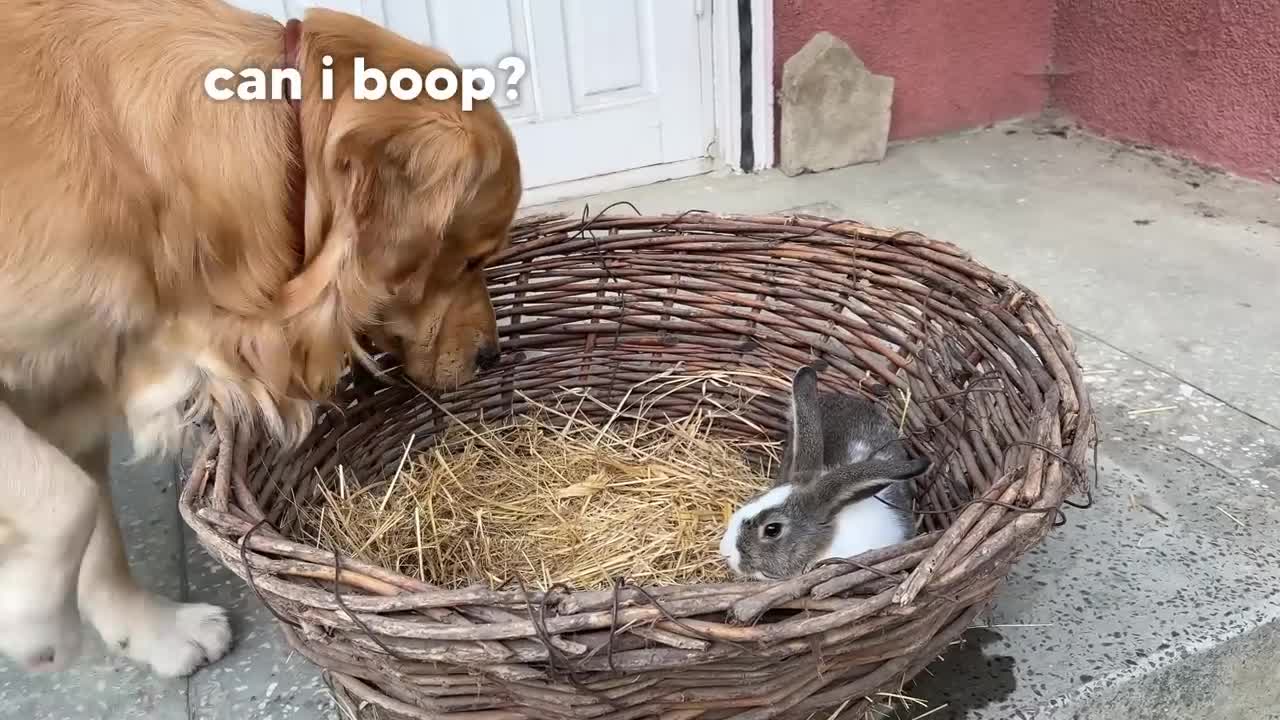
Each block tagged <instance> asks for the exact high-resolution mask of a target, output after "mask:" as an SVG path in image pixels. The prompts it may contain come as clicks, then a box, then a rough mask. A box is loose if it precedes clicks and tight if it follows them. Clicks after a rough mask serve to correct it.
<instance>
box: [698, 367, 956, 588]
mask: <svg viewBox="0 0 1280 720" xmlns="http://www.w3.org/2000/svg"><path fill="white" fill-rule="evenodd" d="M790 420H791V429H790V437H789V438H788V441H787V444H786V447H785V450H784V451H783V457H782V463H781V465H780V467H779V471H778V474H777V475H776V476H775V478H774V481H773V484H772V487H770V488H769V489H768V491H767V492H764V493H762V494H760V495H758V496H756V497H755V498H753V499H752V500H751V501H749V502H747V503H746V504H744V505H743V506H742V507H741V508H739V509H738V510H737V511H736V512H734V514H733V516H732V517H731V518H730V520H729V525H728V528H727V529H726V530H725V533H724V535H723V537H722V539H721V541H720V554H721V555H722V556H723V557H724V559H725V560H726V561H727V564H728V565H729V568H730V570H732V571H733V572H734V573H735V574H737V575H739V576H743V577H753V578H755V579H758V580H781V579H785V578H789V577H794V576H796V575H799V574H801V573H803V572H804V571H805V570H806V569H807V568H808V567H809V566H810V565H811V564H812V563H815V562H817V561H819V560H823V559H827V558H847V557H853V556H856V555H859V554H861V553H863V552H866V551H867V550H872V549H875V548H879V547H885V546H889V545H894V544H897V543H900V542H903V541H905V540H906V539H907V538H909V537H910V536H911V535H912V532H913V526H914V524H913V522H912V519H911V513H910V511H909V510H907V509H905V508H907V507H908V506H909V499H908V497H907V492H906V483H905V482H904V481H907V480H909V479H911V478H914V477H916V476H918V475H921V474H922V473H924V472H925V471H926V470H928V469H929V468H930V467H931V465H932V462H931V461H930V460H928V459H927V458H912V457H910V456H909V454H908V453H907V451H906V449H905V447H904V446H903V444H902V443H901V442H900V441H899V439H898V433H897V430H896V429H895V427H894V424H893V422H892V421H891V420H890V419H889V417H888V416H887V415H886V414H885V413H884V412H883V411H882V410H881V409H880V408H879V407H878V406H876V405H875V404H874V403H871V402H869V401H867V400H863V399H861V398H858V397H855V396H852V395H845V394H836V393H825V392H822V393H820V392H819V391H818V376H817V372H816V371H815V370H814V369H813V368H812V367H810V366H805V367H802V368H800V369H799V370H798V371H797V372H796V374H795V377H794V378H793V382H792V389H791V411H790ZM877 498H883V499H884V500H885V501H886V502H880V500H879V499H877ZM886 503H888V504H886Z"/></svg>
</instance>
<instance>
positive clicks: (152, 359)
mask: <svg viewBox="0 0 1280 720" xmlns="http://www.w3.org/2000/svg"><path fill="white" fill-rule="evenodd" d="M295 31H296V32H295ZM0 37H3V38H4V40H3V42H0V65H3V67H5V69H6V71H5V73H3V74H0V98H3V101H0V243H2V245H0V248H2V249H0V445H3V447H0V652H2V653H3V654H4V655H6V656H8V657H9V658H10V659H12V661H14V662H16V663H18V664H20V665H22V666H23V667H25V668H29V669H32V670H56V669H60V668H63V667H66V666H67V664H68V663H70V662H71V661H73V660H74V659H75V657H76V656H77V654H78V648H79V646H80V642H81V638H80V627H81V619H82V618H83V619H84V620H86V621H87V622H88V623H89V624H90V625H92V626H93V628H94V629H96V631H97V632H98V633H99V634H100V635H101V636H102V638H103V640H104V641H105V643H106V644H107V646H108V647H110V648H112V649H114V650H116V651H119V652H121V653H124V654H125V655H127V656H128V657H130V658H133V659H134V660H136V661H138V662H140V663H143V664H146V665H149V666H150V667H151V668H152V669H153V670H154V671H155V672H156V673H159V674H161V675H164V676H182V675H187V674H189V673H191V672H192V671H193V670H195V669H196V668H197V667H199V666H200V665H202V664H204V663H206V662H212V661H214V660H216V659H218V658H220V657H221V656H222V655H223V654H224V653H225V652H226V651H227V649H228V647H229V645H230V641H231V637H230V635H231V633H230V630H229V625H228V622H227V617H226V614H225V612H224V611H223V610H222V609H220V608H217V607H212V606H208V605H199V604H181V603H177V602H174V601H171V600H168V599H165V598H162V597H158V596H155V595H153V594H151V593H149V592H147V591H145V590H143V589H142V588H141V587H139V585H138V584H137V583H136V582H135V580H134V579H133V577H132V576H131V574H130V570H129V567H128V564H127V561H126V559H125V553H124V549H123V546H122V541H121V534H120V529H119V527H118V523H117V521H116V518H115V516H114V513H113V510H112V505H111V501H110V493H109V489H108V484H107V447H108V445H107V442H108V437H109V434H110V433H111V432H112V431H113V428H116V427H120V428H121V429H127V430H128V431H129V432H130V434H131V435H132V437H133V442H134V446H135V450H136V451H138V452H139V453H151V452H162V451H164V450H166V449H170V448H174V447H175V446H176V445H178V444H179V442H180V440H181V438H182V435H181V434H182V432H183V429H184V428H185V427H188V426H190V424H191V421H192V420H193V419H194V418H195V417H196V415H199V414H202V413H204V412H205V411H207V410H209V409H210V408H219V409H221V410H222V411H223V412H225V413H227V414H228V416H231V417H233V418H234V419H236V420H238V421H240V422H246V423H248V422H252V423H256V424H257V426H258V428H259V430H260V431H261V432H268V433H271V434H272V435H273V436H275V437H276V438H278V439H279V441H280V442H282V443H288V442H291V441H294V440H296V439H297V438H298V437H300V436H301V435H303V434H305V433H306V432H307V430H308V429H309V427H310V425H311V422H312V415H311V414H312V409H311V408H312V407H313V406H314V405H315V404H316V403H317V402H319V401H323V400H324V399H326V398H328V397H329V396H330V394H331V393H332V391H333V390H334V388H335V386H336V383H337V381H338V380H339V378H340V376H341V374H342V372H343V371H344V369H345V367H347V366H348V363H349V362H351V361H352V360H354V361H357V362H366V361H367V360H368V355H367V354H366V352H365V351H364V350H362V349H361V346H360V339H361V338H363V337H369V338H372V339H373V341H374V342H375V344H376V345H378V346H380V347H381V349H383V350H385V351H388V352H390V353H392V354H393V355H395V356H398V358H399V359H400V361H401V362H402V364H403V365H404V368H405V372H406V373H407V374H408V375H409V377H410V378H411V379H413V380H415V381H417V382H418V383H420V384H422V385H425V386H428V387H432V388H449V387H453V386H456V385H458V384H460V383H464V382H466V381H468V380H469V379H470V378H471V377H472V376H473V374H474V373H475V372H476V371H477V367H478V366H481V365H483V364H484V363H485V362H486V361H489V360H491V359H493V358H494V356H495V354H496V351H497V332H496V325H495V320H494V311H493V306H492V304H491V302H490V299H489V295H488V292H487V290H486V287H485V283H484V274H483V266H484V265H485V263H486V262H487V261H488V260H489V258H491V257H492V256H493V255H494V254H495V253H497V252H499V251H500V250H501V249H502V248H503V247H504V245H505V243H506V241H507V233H508V230H509V226H510V223H511V221H512V219H513V217H514V215H515V212H516V208H517V206H518V203H519V198H520V191H521V180H520V168H519V162H518V159H517V155H516V148H515V144H514V141H513V139H512V136H511V133H510V131H509V128H508V127H507V125H506V123H505V122H504V120H503V118H502V116H501V115H500V114H499V112H498V111H497V109H496V108H495V107H494V106H493V105H491V104H490V103H488V102H479V103H478V104H476V105H475V107H474V108H473V109H471V110H469V111H464V110H463V108H462V104H461V102H460V100H459V99H458V98H457V97H455V98H452V99H448V100H432V99H431V98H430V97H428V96H427V95H425V94H424V95H423V96H422V97H421V98H419V99H416V100H409V101H406V100H399V99H396V98H395V97H393V96H391V95H390V94H388V95H387V96H386V97H384V98H383V99H380V100H356V99H354V97H353V94H352V87H353V82H354V81H353V76H354V71H353V67H354V59H355V58H356V57H363V58H364V61H365V63H366V65H367V67H372V68H379V69H381V70H382V71H383V72H384V73H386V75H387V76H390V75H391V73H392V72H394V71H395V70H397V69H400V68H404V67H410V68H415V69H417V70H419V71H420V72H422V73H424V74H425V73H426V72H427V71H428V70H430V69H432V68H440V67H444V68H452V69H454V71H455V72H458V71H460V69H459V68H457V67H456V66H455V65H454V64H453V62H452V61H451V59H450V58H449V57H447V56H446V55H444V54H442V53H440V52H438V51H435V50H432V49H429V48H425V47H422V46H419V45H416V44H414V43H412V42H410V41H408V40H405V39H403V38H401V37H399V36H397V35H395V34H394V33H392V32H390V31H387V30H385V29H383V28H381V27H379V26H377V25H375V24H373V23H370V22H368V21H365V20H363V19H360V18H357V17H353V16H350V15H346V14H342V13H337V12H329V11H323V10H311V11H310V12H308V14H307V15H306V16H305V17H304V18H303V21H302V23H301V25H300V26H297V25H293V24H291V25H290V26H289V27H287V28H286V27H284V26H281V25H280V24H279V23H278V22H276V21H275V20H273V19H271V18H269V17H267V16H263V15H257V14H253V13H250V12H246V11H244V10H240V9H237V8H235V7H233V6H231V5H228V4H225V3H223V2H221V0H76V1H75V2H63V1H62V0H6V2H4V3H3V6H2V7H0ZM326 56H327V57H328V58H330V59H331V60H332V68H333V76H332V77H333V93H332V95H331V96H330V97H325V96H323V95H322V93H321V75H322V71H321V68H322V67H324V65H323V63H325V62H326V60H325V58H326ZM284 66H289V67H295V68H296V70H297V72H298V73H299V74H300V76H301V78H302V97H301V100H300V102H299V103H297V105H296V107H295V105H294V104H293V103H291V102H289V101H288V99H287V98H286V99H284V100H279V99H276V100H265V101H245V100H240V99H232V100H216V99H213V98H211V97H210V96H209V95H207V94H206V92H205V77H206V75H207V73H208V72H209V71H210V70H211V69H213V68H217V67H227V68H231V69H233V70H238V69H242V68H246V67H262V68H270V67H284Z"/></svg>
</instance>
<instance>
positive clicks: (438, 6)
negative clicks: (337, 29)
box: [232, 0, 714, 188]
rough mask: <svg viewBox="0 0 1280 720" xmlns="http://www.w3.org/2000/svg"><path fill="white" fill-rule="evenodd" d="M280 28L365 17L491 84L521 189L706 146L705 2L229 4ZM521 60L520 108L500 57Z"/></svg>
mask: <svg viewBox="0 0 1280 720" xmlns="http://www.w3.org/2000/svg"><path fill="white" fill-rule="evenodd" d="M232 2H234V3H235V4H237V5H239V6H241V7H244V8H247V9H250V10H254V11H258V12H264V13H268V14H270V15H272V16H274V17H275V18H276V19H278V20H281V21H282V22H283V21H284V20H285V19H286V18H289V17H301V15H302V13H303V11H304V10H305V9H306V8H307V7H308V6H321V7H328V8H332V9H335V10H341V11H344V12H349V13H352V14H357V15H362V16H364V17H366V18H368V19H370V20H372V21H374V22H377V23H379V24H381V25H383V26H384V27H387V28H389V29H391V30H392V31H394V32H397V33H399V34H401V35H404V36H405V37H407V38H409V39H411V40H414V41H416V42H419V43H422V44H424V45H432V46H435V47H438V48H440V49H442V50H444V51H445V52H447V53H449V54H450V55H452V56H453V58H454V60H455V61H456V62H457V63H458V64H460V65H461V66H462V67H464V68H465V67H486V68H489V69H490V70H491V71H492V72H493V73H494V76H495V81H496V82H495V92H494V95H493V100H494V102H496V103H497V104H498V106H499V107H500V108H501V109H502V112H503V114H504V115H505V116H506V117H507V119H508V121H509V122H510V123H511V126H512V130H513V132H514V133H515V136H516V142H517V144H518V146H519V149H520V156H521V163H522V166H523V171H524V185H525V188H538V187H545V186H548V185H553V184H556V183H563V182H567V181H573V180H581V179H584V178H591V177H595V176H600V175H605V174H609V173H616V172H621V171H627V170H635V169H637V168H646V167H651V166H658V165H663V164H667V163H680V162H682V161H689V160H694V159H697V158H703V157H706V156H708V155H709V154H710V152H711V149H712V141H713V139H714V115H713V106H712V103H713V99H712V97H711V77H712V68H711V60H710V58H711V53H710V43H711V34H710V18H709V13H708V12H705V11H704V7H706V6H709V5H710V0H232ZM510 55H515V56H518V57H520V58H521V59H523V60H524V62H525V66H526V71H525V73H524V75H523V77H522V78H521V79H520V81H519V83H518V85H517V90H518V93H519V95H518V98H517V100H516V101H514V102H512V101H509V100H508V99H507V97H506V90H507V87H508V86H507V85H506V82H505V81H506V78H507V76H508V73H507V71H505V70H501V69H499V68H498V61H499V60H501V59H502V58H504V57H507V56H510Z"/></svg>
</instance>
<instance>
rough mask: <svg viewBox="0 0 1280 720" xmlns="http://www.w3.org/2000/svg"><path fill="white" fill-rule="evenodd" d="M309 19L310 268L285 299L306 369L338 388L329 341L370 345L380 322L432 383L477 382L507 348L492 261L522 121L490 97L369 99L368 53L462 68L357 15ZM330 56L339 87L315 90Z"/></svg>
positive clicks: (310, 377)
mask: <svg viewBox="0 0 1280 720" xmlns="http://www.w3.org/2000/svg"><path fill="white" fill-rule="evenodd" d="M304 22H305V27H306V29H305V31H304V35H303V42H302V47H301V51H300V54H299V62H300V64H302V65H303V77H304V87H303V93H304V95H303V98H304V99H303V116H302V117H303V122H302V128H303V141H304V148H305V157H306V161H307V176H308V180H307V213H306V215H307V217H306V252H305V255H306V260H305V262H306V267H305V269H304V270H303V272H302V273H301V274H300V275H299V276H298V277H296V278H295V279H294V280H293V281H291V282H290V284H289V286H288V287H287V289H286V298H285V299H286V307H287V308H289V310H288V314H289V315H291V316H294V317H295V320H294V322H295V326H296V329H297V332H298V335H299V337H301V338H302V342H301V345H302V347H303V348H305V352H304V354H305V355H307V357H306V358H305V359H304V362H303V365H304V368H303V370H302V373H301V375H302V377H301V378H300V379H301V380H302V381H303V382H304V385H305V387H306V388H307V390H308V392H313V393H314V392H317V391H318V392H325V391H326V390H327V389H328V387H329V386H330V385H331V383H332V381H333V380H335V379H336V378H335V377H333V376H332V370H333V362H332V357H331V356H330V354H329V353H327V352H324V350H325V349H328V350H331V351H333V352H350V353H355V354H356V355H357V356H358V357H359V356H362V351H361V350H360V348H359V346H358V339H359V337H360V336H361V335H365V334H367V335H368V336H369V337H371V338H372V339H373V340H374V341H375V343H376V344H377V345H378V346H380V348H381V349H383V350H385V351H389V352H392V353H394V354H396V355H398V356H399V357H400V359H401V360H402V362H403V363H404V366H405V371H406V373H407V374H408V375H409V377H410V378H412V379H413V380H415V381H417V382H419V383H420V384H423V385H425V386H427V387H431V388H437V389H439V388H451V387H454V386H456V385H458V384H460V383H463V382H466V381H467V380H469V379H471V377H472V376H473V375H474V374H475V372H476V369H477V367H479V366H482V365H484V364H485V363H487V362H488V361H490V360H492V359H493V358H495V357H496V355H497V352H498V338H497V328H496V322H495V318H494V311H493V305H492V303H491V301H490V298H489V293H488V289H487V287H486V284H485V276H484V266H485V265H486V263H488V261H489V260H490V259H491V258H492V257H493V256H494V255H495V254H497V253H498V252H500V251H501V250H503V249H504V248H505V246H506V243H507V239H508V230H509V228H510V225H511V222H512V220H513V218H514V216H515V213H516V208H517V206H518V204H519V200H520V194H521V179H520V164H519V158H518V156H517V153H516V146H515V141H514V139H513V137H512V135H511V131H510V129H509V128H508V126H507V124H506V122H505V120H504V119H503V117H502V115H501V114H500V113H499V111H498V110H497V108H495V107H494V106H493V105H492V104H491V103H489V102H488V101H477V102H476V103H475V105H474V107H473V108H472V109H470V110H464V109H463V107H462V103H461V94H460V93H459V94H455V95H454V97H452V98H449V99H446V100H435V99H432V98H431V97H430V96H428V95H427V94H426V93H425V92H424V93H423V94H421V95H420V97H418V98H417V99H413V100H401V99H398V98H396V97H394V96H393V95H392V94H391V93H387V94H385V95H384V96H383V97H382V98H380V99H375V100H368V99H365V100H357V99H355V97H354V96H353V88H354V85H355V83H356V82H359V79H358V78H357V77H356V75H355V70H354V67H355V61H356V58H357V57H358V58H361V60H362V62H363V66H364V67H366V68H377V69H379V70H381V71H382V73H383V74H384V77H390V76H391V75H392V74H393V73H394V72H395V71H396V70H399V69H401V68H411V69H413V70H415V71H416V72H418V73H419V74H420V75H425V74H426V73H428V72H429V71H430V70H432V69H434V68H449V69H451V70H452V71H453V73H454V75H455V77H459V78H460V77H461V70H460V68H458V67H457V66H456V65H455V64H454V63H453V62H452V60H451V59H450V58H449V57H448V56H446V55H444V54H443V53H440V52H438V51H436V50H432V49H430V48H426V47H423V46H420V45H417V44H415V43H412V42H410V41H408V40H406V39H404V38H401V37H399V36H398V35H395V34H393V33H391V32H390V31H387V30H385V29H383V28H381V27H379V26H377V25H375V24H373V23H370V22H368V21H365V20H362V19H360V18H357V17H354V16H350V15H345V14H342V13H335V12H329V11H324V10H311V11H309V12H308V14H307V16H306V19H305V21H304ZM325 55H329V56H331V57H332V58H333V94H332V99H328V100H321V101H318V102H315V101H308V100H307V99H306V98H308V97H317V96H319V95H320V93H321V91H322V88H321V86H320V82H321V79H320V75H321V73H320V70H319V69H320V68H321V67H322V65H321V62H322V58H323V57H324V56H325ZM333 328H338V331H337V334H336V335H334V333H333V330H332V329H333ZM326 334H327V335H329V336H330V337H329V338H328V340H326V339H325V336H326ZM326 344H327V345H331V346H333V347H329V348H324V347H323V346H325V345H326ZM317 348H320V349H319V350H317Z"/></svg>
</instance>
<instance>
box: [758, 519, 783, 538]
mask: <svg viewBox="0 0 1280 720" xmlns="http://www.w3.org/2000/svg"><path fill="white" fill-rule="evenodd" d="M761 533H762V534H763V535H764V536H765V537H767V538H776V537H778V536H779V535H781V534H782V523H776V522H772V523H769V524H768V525H765V526H764V530H762V531H761Z"/></svg>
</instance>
